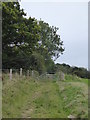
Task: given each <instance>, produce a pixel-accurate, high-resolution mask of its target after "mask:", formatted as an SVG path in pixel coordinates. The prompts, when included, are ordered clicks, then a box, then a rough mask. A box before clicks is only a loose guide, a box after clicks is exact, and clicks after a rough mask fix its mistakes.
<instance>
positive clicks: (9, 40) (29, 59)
mask: <svg viewBox="0 0 90 120" xmlns="http://www.w3.org/2000/svg"><path fill="white" fill-rule="evenodd" d="M25 16H26V13H25V12H24V10H23V9H20V5H19V2H7V3H5V2H3V4H2V33H3V34H2V48H3V68H4V69H7V68H20V67H22V68H25V69H35V70H38V71H39V72H40V73H42V71H45V70H46V71H50V70H49V69H50V68H49V66H48V65H47V64H49V65H52V66H53V67H54V62H53V60H56V59H57V58H58V57H59V56H60V55H61V54H63V51H64V48H63V41H61V39H60V35H58V34H57V31H58V28H57V27H54V26H50V25H49V24H48V23H46V22H44V21H42V20H36V19H35V18H32V17H29V18H26V17H25ZM50 67H51V66H50ZM53 70H54V68H53Z"/></svg>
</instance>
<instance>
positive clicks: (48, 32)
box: [39, 20, 64, 60]
mask: <svg viewBox="0 0 90 120" xmlns="http://www.w3.org/2000/svg"><path fill="white" fill-rule="evenodd" d="M39 25H40V28H41V31H40V36H41V38H40V40H39V52H41V54H44V56H45V57H46V58H47V56H48V55H49V56H50V57H51V58H53V59H54V60H56V59H57V58H58V57H59V56H60V54H63V51H64V48H63V41H61V39H60V35H58V34H57V31H58V28H56V27H54V26H52V27H51V26H49V24H48V23H45V22H44V21H41V20H40V21H39Z"/></svg>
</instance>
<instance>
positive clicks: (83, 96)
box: [2, 75, 88, 118]
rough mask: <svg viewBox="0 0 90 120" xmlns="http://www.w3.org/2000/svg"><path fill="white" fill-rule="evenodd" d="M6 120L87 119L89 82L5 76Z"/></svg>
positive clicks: (71, 77)
mask: <svg viewBox="0 0 90 120" xmlns="http://www.w3.org/2000/svg"><path fill="white" fill-rule="evenodd" d="M2 106H3V108H2V112H3V118H67V117H68V116H69V115H73V116H74V117H77V118H87V117H88V80H87V79H81V78H78V77H76V76H72V75H65V80H64V81H60V80H54V79H53V80H50V79H46V80H45V79H44V80H43V79H40V80H35V79H34V78H31V77H30V78H25V77H22V78H20V79H19V78H18V77H16V78H14V79H13V80H12V81H10V80H9V79H8V77H7V75H4V81H3V102H2Z"/></svg>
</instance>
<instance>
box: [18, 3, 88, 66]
mask: <svg viewBox="0 0 90 120" xmlns="http://www.w3.org/2000/svg"><path fill="white" fill-rule="evenodd" d="M20 5H21V8H23V9H24V10H25V12H26V13H27V16H31V17H35V18H36V19H38V20H40V18H41V19H42V20H44V21H45V22H47V23H49V24H50V25H51V26H56V27H58V28H59V31H58V34H60V36H61V40H62V41H63V42H64V47H65V52H64V54H63V55H61V57H60V58H58V59H57V61H56V63H57V62H58V63H66V64H69V65H71V66H78V67H85V68H88V3H86V2H84V3H82V2H81V3H79V2H77V3H70V2H67V3H65V2H64V3H63V2H33V3H32V2H23V1H22V2H20Z"/></svg>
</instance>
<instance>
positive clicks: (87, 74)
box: [56, 63, 90, 79]
mask: <svg viewBox="0 0 90 120" xmlns="http://www.w3.org/2000/svg"><path fill="white" fill-rule="evenodd" d="M59 70H61V71H62V72H64V73H66V74H72V75H77V76H78V77H81V78H89V79H90V71H88V70H87V69H86V68H83V67H76V66H74V67H71V66H70V65H67V64H65V63H63V64H59V63H57V64H56V71H59Z"/></svg>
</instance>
